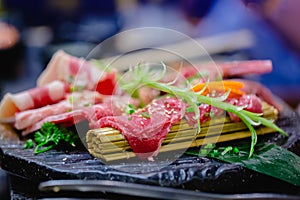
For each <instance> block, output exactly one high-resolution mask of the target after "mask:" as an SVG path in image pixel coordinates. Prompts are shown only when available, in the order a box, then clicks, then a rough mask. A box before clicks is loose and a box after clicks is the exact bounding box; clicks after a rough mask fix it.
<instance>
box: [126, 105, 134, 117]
mask: <svg viewBox="0 0 300 200" xmlns="http://www.w3.org/2000/svg"><path fill="white" fill-rule="evenodd" d="M124 112H125V113H127V114H129V115H131V114H133V113H134V112H135V107H134V105H132V104H128V105H127V106H126V107H125V108H124Z"/></svg>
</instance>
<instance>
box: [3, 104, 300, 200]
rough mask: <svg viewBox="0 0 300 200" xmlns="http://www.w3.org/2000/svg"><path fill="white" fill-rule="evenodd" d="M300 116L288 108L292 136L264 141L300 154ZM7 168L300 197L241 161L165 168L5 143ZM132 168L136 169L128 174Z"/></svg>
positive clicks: (33, 176) (186, 161) (192, 161)
mask: <svg viewBox="0 0 300 200" xmlns="http://www.w3.org/2000/svg"><path fill="white" fill-rule="evenodd" d="M299 122H300V120H299V116H298V115H297V114H296V113H295V112H293V111H291V110H290V109H285V110H284V112H282V113H281V114H280V117H279V119H278V121H277V122H276V123H277V124H278V125H279V126H280V127H281V128H283V129H284V130H285V131H286V132H287V133H288V134H289V138H288V139H284V138H283V137H282V136H281V135H280V134H275V135H272V136H270V135H269V136H266V137H263V138H261V139H260V140H267V141H270V142H274V143H277V144H279V145H281V146H283V147H284V148H287V149H289V150H291V151H293V152H294V153H296V154H298V155H300V131H299V127H300V126H299ZM0 146H1V151H0V162H1V168H2V169H4V170H5V171H7V172H8V173H9V174H11V175H13V176H17V177H20V178H22V179H24V180H30V181H31V182H34V183H37V184H38V183H41V182H43V181H48V180H62V179H77V180H111V181H119V182H127V183H137V184H144V185H153V186H161V187H162V188H180V189H185V190H189V191H195V192H197V191H202V192H209V193H218V194H237V193H240V194H242V193H243V194H245V193H276V194H291V195H297V196H298V195H299V198H300V188H299V187H296V186H293V185H291V184H288V183H285V182H283V181H279V180H277V179H275V178H272V177H269V176H266V175H262V174H259V173H257V172H254V171H252V170H248V169H246V168H243V167H242V166H241V165H239V164H228V163H222V162H218V161H216V160H213V159H208V158H205V157H201V158H197V157H193V156H188V155H183V156H181V157H180V158H178V159H177V160H175V161H174V162H172V163H171V164H169V165H167V166H166V167H162V166H165V164H166V163H164V161H159V162H142V163H141V162H135V161H133V162H130V163H128V162H126V163H124V164H111V165H105V164H103V163H102V162H101V160H98V159H95V158H93V157H92V156H91V155H90V154H89V153H88V152H87V151H86V150H84V149H83V150H76V151H69V152H64V151H57V150H51V151H49V152H47V153H42V154H38V155H34V153H33V150H32V149H26V150H24V149H23V142H11V141H5V140H3V141H1V142H0ZM128 171H130V172H128Z"/></svg>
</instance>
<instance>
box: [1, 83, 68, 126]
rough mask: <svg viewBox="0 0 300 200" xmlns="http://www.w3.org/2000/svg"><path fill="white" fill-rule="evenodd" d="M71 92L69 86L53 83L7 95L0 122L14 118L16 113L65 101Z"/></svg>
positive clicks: (3, 103) (3, 100)
mask: <svg viewBox="0 0 300 200" xmlns="http://www.w3.org/2000/svg"><path fill="white" fill-rule="evenodd" d="M69 91H70V87H69V85H68V84H66V83H64V82H61V81H53V82H50V83H49V84H46V85H44V86H42V87H36V88H32V89H29V90H26V91H23V92H19V93H16V94H11V93H7V94H6V95H5V96H4V97H3V99H2V101H1V103H0V121H5V119H7V118H12V117H14V115H15V113H16V112H19V111H24V110H28V109H33V108H40V107H43V106H46V105H49V104H54V103H57V102H59V101H60V100H62V99H64V97H65V95H66V93H67V92H69Z"/></svg>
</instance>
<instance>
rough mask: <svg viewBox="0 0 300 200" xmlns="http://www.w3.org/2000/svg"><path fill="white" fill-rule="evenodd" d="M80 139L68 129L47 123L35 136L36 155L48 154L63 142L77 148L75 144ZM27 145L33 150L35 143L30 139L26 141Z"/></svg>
mask: <svg viewBox="0 0 300 200" xmlns="http://www.w3.org/2000/svg"><path fill="white" fill-rule="evenodd" d="M78 139H79V137H78V135H77V134H75V133H74V132H72V131H70V130H68V129H67V128H65V127H60V126H57V125H55V124H53V123H51V122H45V123H44V124H43V126H42V127H41V129H40V130H39V131H37V132H35V134H34V140H35V143H36V146H35V149H34V153H35V154H39V153H43V152H46V151H48V150H50V149H52V148H54V147H56V146H58V145H59V144H60V143H61V142H64V143H66V144H67V145H70V146H73V147H75V143H76V141H77V140H78ZM25 145H26V147H28V148H32V147H33V146H34V143H33V141H32V140H31V139H29V140H27V141H26V143H25Z"/></svg>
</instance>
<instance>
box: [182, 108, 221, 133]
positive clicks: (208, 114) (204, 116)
mask: <svg viewBox="0 0 300 200" xmlns="http://www.w3.org/2000/svg"><path fill="white" fill-rule="evenodd" d="M198 108H199V111H200V118H199V119H200V124H202V123H205V122H207V121H209V120H210V119H211V118H212V117H213V116H220V115H221V114H223V113H224V111H223V110H221V109H218V108H216V107H213V106H211V105H208V104H204V103H202V104H201V105H200V106H199V107H198ZM185 118H186V119H187V121H188V124H189V125H190V126H193V127H197V120H196V119H195V113H194V112H187V113H186V114H185Z"/></svg>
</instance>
